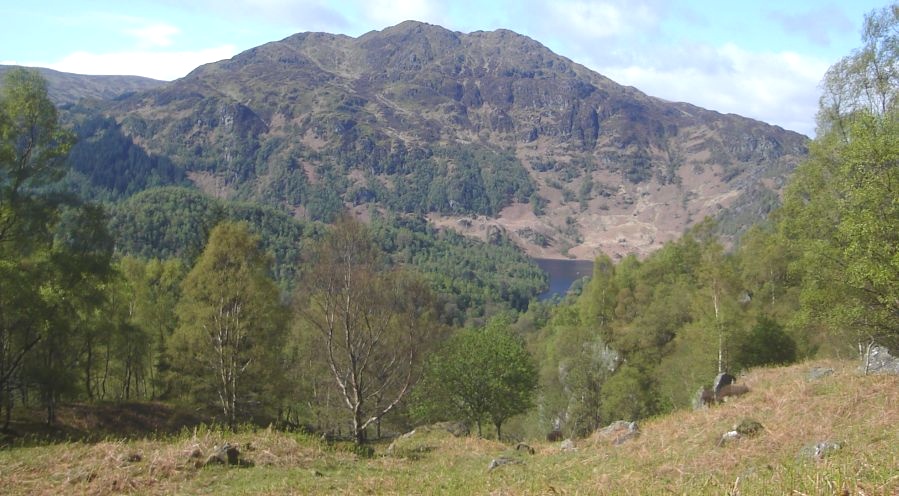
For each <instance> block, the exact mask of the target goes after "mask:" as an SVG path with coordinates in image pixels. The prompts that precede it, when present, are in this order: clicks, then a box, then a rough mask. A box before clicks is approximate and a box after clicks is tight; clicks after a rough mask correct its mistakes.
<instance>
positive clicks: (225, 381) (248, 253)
mask: <svg viewBox="0 0 899 496" xmlns="http://www.w3.org/2000/svg"><path fill="white" fill-rule="evenodd" d="M269 264H270V260H269V257H268V256H266V255H265V253H263V252H262V250H261V249H260V248H259V241H258V239H257V238H256V237H254V236H252V235H251V234H250V232H249V229H248V227H247V226H246V225H245V224H235V223H222V224H220V225H218V226H217V227H216V228H215V229H214V230H213V231H212V233H211V234H210V237H209V242H208V244H207V246H206V249H205V250H204V251H203V254H202V255H201V256H200V258H199V259H198V260H197V263H196V265H195V266H194V268H193V269H192V270H191V271H190V273H188V275H187V277H186V278H185V280H184V283H183V285H182V297H181V301H180V302H179V304H178V315H179V317H180V325H179V326H178V328H177V329H176V330H175V333H174V335H173V336H172V354H173V360H174V361H175V365H176V367H177V368H178V369H179V371H181V372H182V374H186V375H188V376H189V375H190V374H191V373H196V374H197V379H198V381H197V383H195V384H191V386H192V387H194V388H196V391H195V393H197V394H196V395H198V396H204V394H203V393H206V395H210V393H211V396H212V397H214V398H215V399H216V400H217V403H218V404H219V407H220V408H221V411H222V414H223V415H224V418H225V420H226V421H227V423H228V425H229V427H231V429H234V428H235V427H236V425H237V422H238V421H239V420H240V419H241V417H242V416H243V413H244V411H243V409H244V408H245V407H246V406H248V405H251V404H257V403H258V402H260V401H262V399H263V398H262V395H263V393H264V392H265V391H264V389H265V387H266V385H267V384H270V383H272V382H273V381H272V375H273V374H277V373H278V369H279V367H277V366H276V365H275V363H276V362H275V361H274V360H272V356H274V353H275V351H276V350H279V349H280V339H281V336H282V334H283V328H284V311H283V309H282V306H281V305H280V302H279V296H278V289H277V286H276V285H275V282H274V280H273V279H272V278H271V276H270V274H269ZM207 397H208V396H207Z"/></svg>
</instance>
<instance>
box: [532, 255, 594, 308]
mask: <svg viewBox="0 0 899 496" xmlns="http://www.w3.org/2000/svg"><path fill="white" fill-rule="evenodd" d="M534 262H536V263H537V265H538V266H540V268H541V269H543V271H544V272H546V273H547V275H549V289H547V290H546V291H544V292H543V293H542V294H540V295H539V296H537V299H539V300H540V301H543V300H548V299H549V298H552V297H553V296H554V295H561V296H565V293H566V292H567V291H568V288H570V287H571V284H572V283H574V281H576V280H578V279H580V278H582V277H586V276H589V275H592V274H593V262H592V261H591V260H555V259H549V258H535V259H534Z"/></svg>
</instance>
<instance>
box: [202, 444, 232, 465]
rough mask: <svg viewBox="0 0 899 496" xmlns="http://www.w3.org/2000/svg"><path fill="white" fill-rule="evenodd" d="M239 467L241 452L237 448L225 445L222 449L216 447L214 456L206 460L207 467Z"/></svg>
mask: <svg viewBox="0 0 899 496" xmlns="http://www.w3.org/2000/svg"><path fill="white" fill-rule="evenodd" d="M210 464H213V465H216V464H218V465H239V464H240V450H239V449H238V448H237V446H233V445H231V444H229V443H225V444H224V445H222V446H221V447H218V446H216V447H215V448H213V450H212V454H211V455H209V458H207V459H206V463H205V465H210Z"/></svg>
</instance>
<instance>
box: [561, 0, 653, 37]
mask: <svg viewBox="0 0 899 496" xmlns="http://www.w3.org/2000/svg"><path fill="white" fill-rule="evenodd" d="M548 8H549V13H550V15H551V16H552V18H553V19H554V20H555V23H556V24H557V25H559V26H566V28H565V29H566V31H565V32H567V33H568V35H569V36H572V35H573V36H575V37H579V38H586V39H600V38H614V37H620V36H628V35H632V34H634V33H636V32H639V31H641V30H645V29H650V28H651V27H652V26H654V25H655V23H656V21H657V18H656V16H655V13H654V12H653V11H652V9H650V8H649V7H647V6H646V5H642V4H639V3H636V2H628V3H616V2H595V1H586V0H576V1H557V2H552V3H550V4H549V5H548Z"/></svg>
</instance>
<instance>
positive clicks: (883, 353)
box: [860, 345, 899, 375]
mask: <svg viewBox="0 0 899 496" xmlns="http://www.w3.org/2000/svg"><path fill="white" fill-rule="evenodd" d="M860 369H861V370H862V372H865V373H868V374H891V375H899V358H896V357H894V356H892V355H890V351H889V350H888V349H886V348H885V347H883V346H878V345H874V346H871V347H870V348H869V349H868V351H867V356H865V357H862V364H861V366H860Z"/></svg>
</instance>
